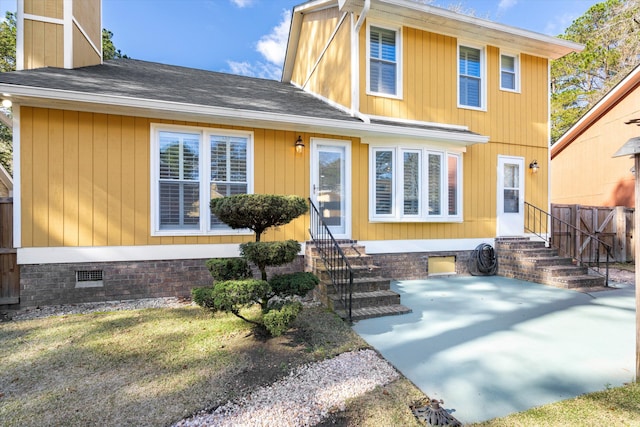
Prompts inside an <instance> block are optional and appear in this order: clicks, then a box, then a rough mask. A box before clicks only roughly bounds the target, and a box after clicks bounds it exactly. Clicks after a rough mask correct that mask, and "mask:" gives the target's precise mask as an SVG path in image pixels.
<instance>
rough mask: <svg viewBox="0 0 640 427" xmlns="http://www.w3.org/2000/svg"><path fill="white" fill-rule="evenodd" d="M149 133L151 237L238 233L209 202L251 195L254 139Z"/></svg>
mask: <svg viewBox="0 0 640 427" xmlns="http://www.w3.org/2000/svg"><path fill="white" fill-rule="evenodd" d="M151 133H152V137H151V138H152V140H151V147H152V152H151V163H152V165H151V174H152V178H151V182H152V184H151V185H152V190H151V193H152V199H151V215H152V220H151V223H152V235H157V236H161V235H203V234H237V233H239V232H238V231H237V230H232V229H231V228H229V227H228V226H227V225H226V224H224V223H222V222H221V221H219V220H218V219H217V218H216V217H215V216H214V215H212V214H211V211H210V210H209V200H211V199H212V198H215V197H223V196H230V195H233V194H246V193H251V192H252V191H253V179H252V176H251V169H250V165H251V163H252V162H251V158H252V157H251V156H252V147H253V135H252V133H250V132H235V131H228V130H219V129H207V128H192V127H181V126H159V125H154V126H152V132H151ZM240 233H244V231H240Z"/></svg>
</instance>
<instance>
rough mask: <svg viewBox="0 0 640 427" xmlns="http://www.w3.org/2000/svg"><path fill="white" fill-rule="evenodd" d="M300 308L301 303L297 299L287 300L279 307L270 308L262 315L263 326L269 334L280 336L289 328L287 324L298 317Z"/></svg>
mask: <svg viewBox="0 0 640 427" xmlns="http://www.w3.org/2000/svg"><path fill="white" fill-rule="evenodd" d="M301 310H302V304H300V303H299V302H297V301H296V302H288V303H286V304H283V305H282V306H281V307H279V308H272V309H271V310H269V312H267V313H265V315H264V316H262V321H263V323H264V327H265V328H266V329H267V331H268V332H269V333H270V334H271V336H274V337H277V336H280V335H282V334H283V333H285V332H286V331H287V330H288V329H289V326H290V325H291V323H292V322H293V321H294V320H295V318H296V317H298V314H299V313H300V311H301Z"/></svg>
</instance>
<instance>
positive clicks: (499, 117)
mask: <svg viewBox="0 0 640 427" xmlns="http://www.w3.org/2000/svg"><path fill="white" fill-rule="evenodd" d="M365 33H366V32H365V31H361V34H360V51H361V55H360V73H361V74H360V96H361V112H362V113H364V114H370V115H376V116H390V117H395V118H398V119H406V120H418V121H426V122H434V123H445V124H454V125H464V126H468V127H469V129H470V130H471V131H473V132H476V133H480V134H482V135H488V136H490V138H491V141H499V142H512V143H517V144H525V145H533V146H537V147H545V146H546V145H547V117H548V103H547V100H546V96H547V93H548V90H547V82H548V78H547V73H548V68H547V60H546V59H545V58H539V57H534V56H530V55H526V54H522V55H520V79H521V82H522V83H521V91H520V93H513V92H507V91H503V90H500V69H499V61H500V51H499V49H498V48H497V47H494V46H487V47H485V63H486V67H485V68H486V74H485V75H484V79H485V83H486V85H487V93H486V96H487V111H476V110H470V109H464V108H458V106H457V99H458V89H457V79H458V75H457V46H458V41H457V40H456V39H455V38H452V37H447V36H443V35H439V34H434V33H430V32H427V31H422V30H418V29H414V28H408V27H404V28H403V30H402V61H403V67H402V79H403V84H402V86H403V93H402V97H401V99H394V98H387V97H381V96H375V95H368V94H367V91H366V82H367V76H366V61H367V58H366V55H365V54H364V52H366V34H365ZM461 44H463V45H464V41H462V42H461Z"/></svg>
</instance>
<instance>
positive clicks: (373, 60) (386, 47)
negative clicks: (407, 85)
mask: <svg viewBox="0 0 640 427" xmlns="http://www.w3.org/2000/svg"><path fill="white" fill-rule="evenodd" d="M399 44H400V40H399V32H398V31H396V30H390V29H386V28H379V27H374V26H371V27H369V44H368V45H367V48H368V53H369V61H368V64H367V65H368V71H369V73H368V80H369V82H368V83H369V85H368V89H369V92H370V93H374V94H381V95H389V96H393V97H397V96H399V94H400V82H399V80H398V79H399V76H400V61H399Z"/></svg>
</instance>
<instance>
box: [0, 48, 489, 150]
mask: <svg viewBox="0 0 640 427" xmlns="http://www.w3.org/2000/svg"><path fill="white" fill-rule="evenodd" d="M0 92H6V93H9V94H10V95H12V96H15V97H16V99H17V100H18V101H19V102H20V101H21V102H23V103H24V102H25V100H27V103H26V104H28V105H41V104H42V105H48V106H52V105H55V106H56V108H76V107H74V106H73V105H76V104H73V103H74V102H75V103H78V102H81V103H86V104H87V105H89V104H90V105H93V106H94V107H95V106H96V105H114V106H118V105H119V106H120V107H116V108H122V111H128V113H129V114H137V113H135V111H133V110H126V108H129V107H132V108H134V107H135V108H138V110H136V111H142V110H145V111H147V112H148V111H150V110H151V111H156V113H149V114H154V115H157V112H159V111H162V112H163V114H164V115H157V117H167V114H170V115H171V118H176V119H181V120H193V121H202V120H205V119H206V120H218V119H220V117H221V116H224V117H225V118H226V122H227V123H230V124H240V123H238V121H240V120H242V124H245V125H246V124H248V121H249V120H254V121H255V124H256V125H258V126H265V123H277V126H279V128H295V130H298V131H318V132H329V133H336V134H341V135H346V136H363V135H369V136H394V135H395V136H398V135H403V136H408V137H416V138H432V139H436V140H443V141H451V142H454V143H457V144H461V145H469V144H473V143H478V142H487V140H488V138H487V137H483V136H481V135H478V134H476V133H474V132H471V131H469V130H468V129H467V128H465V127H461V126H447V125H438V124H431V125H433V126H431V125H430V124H427V123H422V122H420V123H407V122H402V121H393V120H388V121H387V120H384V121H380V120H370V121H369V120H366V119H365V120H363V119H362V117H364V116H360V117H356V116H354V115H351V114H350V113H349V112H348V111H346V110H345V109H340V108H337V107H335V106H333V105H331V104H330V103H328V102H325V101H323V100H322V99H320V98H318V97H316V96H314V95H312V94H310V93H308V92H305V91H304V90H302V89H300V88H298V87H296V86H294V85H292V84H289V83H283V82H279V81H275V80H267V79H259V78H254V77H246V76H239V75H234V74H226V73H219V72H212V71H207V70H200V69H195V68H186V67H180V66H175V65H166V64H159V63H155V62H147V61H140V60H134V59H117V60H110V61H105V62H104V63H103V64H101V65H94V66H89V67H81V68H75V69H64V68H52V67H45V68H38V69H33V70H24V71H14V72H9V73H0ZM70 103H71V104H70ZM234 118H236V119H237V120H236V122H233V120H234ZM286 123H289V126H288V127H287V125H286Z"/></svg>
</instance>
